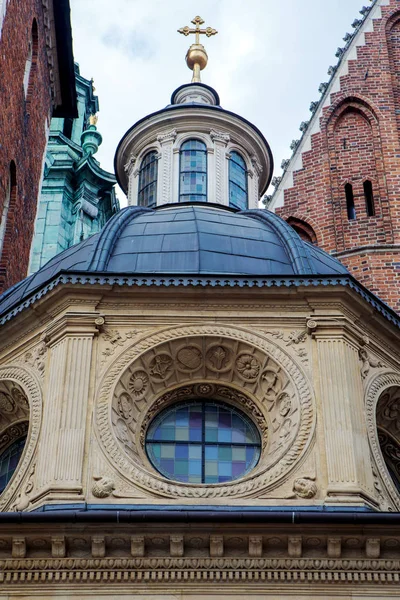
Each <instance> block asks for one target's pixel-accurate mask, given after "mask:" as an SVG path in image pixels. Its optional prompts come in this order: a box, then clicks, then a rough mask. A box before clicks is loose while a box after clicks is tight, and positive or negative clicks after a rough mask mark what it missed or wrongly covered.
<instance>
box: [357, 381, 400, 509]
mask: <svg viewBox="0 0 400 600" xmlns="http://www.w3.org/2000/svg"><path fill="white" fill-rule="evenodd" d="M365 407H366V418H367V427H368V434H369V442H370V446H371V451H372V455H373V458H374V460H375V463H376V466H377V471H378V473H379V475H380V477H381V479H382V482H383V483H384V485H385V488H386V491H387V493H388V494H389V497H390V499H391V501H392V502H393V504H394V506H395V507H396V509H397V510H400V375H399V374H397V373H392V372H386V373H381V374H379V375H377V376H376V377H374V378H373V379H372V380H371V381H370V383H369V385H368V388H367V391H366V403H365Z"/></svg>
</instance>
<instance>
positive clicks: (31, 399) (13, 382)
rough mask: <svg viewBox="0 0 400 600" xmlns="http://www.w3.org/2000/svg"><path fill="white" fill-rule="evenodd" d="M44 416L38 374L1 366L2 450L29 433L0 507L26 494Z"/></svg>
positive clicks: (9, 504) (16, 367)
mask: <svg viewBox="0 0 400 600" xmlns="http://www.w3.org/2000/svg"><path fill="white" fill-rule="evenodd" d="M41 419H42V393H41V389H40V385H39V382H38V381H37V379H36V377H35V376H34V375H33V374H31V372H30V371H28V370H27V369H26V368H24V367H21V366H17V365H12V366H9V367H1V368H0V439H1V438H2V437H4V436H6V437H7V440H6V441H5V446H4V447H3V448H1V447H0V453H1V451H2V450H6V449H7V448H8V447H9V443H10V444H12V443H13V441H16V440H18V439H20V440H21V438H23V437H24V436H25V435H26V436H27V437H26V443H25V446H24V448H23V452H22V453H21V457H20V460H19V462H18V465H17V468H16V469H15V472H14V473H13V475H12V477H11V479H10V481H9V482H8V484H7V486H6V487H5V489H4V491H3V493H2V494H1V495H0V511H4V510H10V507H11V504H12V503H13V502H15V500H16V498H17V496H20V495H23V494H24V486H23V482H24V479H25V477H26V475H27V472H28V469H29V468H30V469H32V464H33V461H32V459H33V456H34V454H35V450H36V446H37V442H38V437H39V430H40V424H41ZM27 504H28V502H27V503H26V505H27ZM21 508H22V506H21V507H20V508H19V509H21ZM24 508H25V507H24Z"/></svg>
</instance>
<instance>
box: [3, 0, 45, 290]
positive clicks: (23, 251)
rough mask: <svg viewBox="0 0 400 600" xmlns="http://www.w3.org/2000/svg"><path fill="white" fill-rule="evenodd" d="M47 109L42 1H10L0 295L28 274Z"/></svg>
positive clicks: (5, 63)
mask: <svg viewBox="0 0 400 600" xmlns="http://www.w3.org/2000/svg"><path fill="white" fill-rule="evenodd" d="M34 19H36V22H37V28H38V43H37V62H36V65H33V68H32V70H31V80H30V87H29V94H28V102H27V101H26V98H25V93H24V87H23V81H24V72H25V65H26V60H27V57H28V54H29V42H30V39H31V32H32V24H33V21H34ZM50 110H51V89H50V73H49V67H48V61H47V54H46V45H45V30H44V15H43V9H42V2H41V0H23V1H22V0H9V4H8V8H7V12H6V15H5V19H4V22H3V28H2V32H1V39H0V215H1V214H2V212H3V206H4V201H5V199H6V194H7V189H8V185H9V174H10V164H11V161H14V162H15V165H16V193H15V194H13V198H12V199H11V204H10V209H9V212H8V220H7V226H6V232H5V237H4V243H3V248H2V253H1V256H0V292H1V291H3V290H5V289H6V288H8V287H9V286H11V285H13V284H14V283H16V282H18V281H20V280H21V279H23V278H24V277H25V276H26V274H27V270H28V262H29V252H30V244H31V240H32V236H33V230H34V221H35V216H36V208H37V198H38V192H39V184H40V179H41V170H42V161H43V155H44V151H45V147H46V122H47V120H48V119H49V117H50Z"/></svg>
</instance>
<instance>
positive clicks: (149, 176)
mask: <svg viewBox="0 0 400 600" xmlns="http://www.w3.org/2000/svg"><path fill="white" fill-rule="evenodd" d="M157 174H158V154H157V152H156V151H155V150H152V151H151V152H148V153H147V154H146V155H145V156H144V157H143V159H142V162H141V164H140V170H139V190H138V206H147V207H148V208H154V206H156V204H157Z"/></svg>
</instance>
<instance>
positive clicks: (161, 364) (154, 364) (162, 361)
mask: <svg viewBox="0 0 400 600" xmlns="http://www.w3.org/2000/svg"><path fill="white" fill-rule="evenodd" d="M149 369H150V375H151V377H152V378H153V379H158V380H161V381H162V380H164V379H168V377H169V376H170V375H171V370H172V358H171V357H170V356H168V354H157V355H156V356H155V357H154V358H153V360H152V361H151V362H150V365H149Z"/></svg>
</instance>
